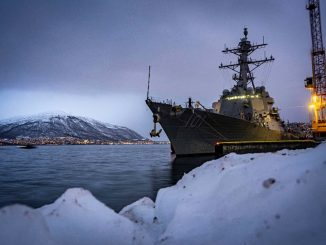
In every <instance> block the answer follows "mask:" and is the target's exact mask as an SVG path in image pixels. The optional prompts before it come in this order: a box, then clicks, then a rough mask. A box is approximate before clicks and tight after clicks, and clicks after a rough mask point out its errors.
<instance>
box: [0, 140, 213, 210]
mask: <svg viewBox="0 0 326 245" xmlns="http://www.w3.org/2000/svg"><path fill="white" fill-rule="evenodd" d="M210 159H211V158H207V157H206V158H181V159H174V158H173V157H172V156H171V155H170V146H169V145H103V146H102V145H87V146H77V145H76V146H39V147H38V148H36V149H29V150H27V149H20V148H17V147H15V146H3V147H0V207H2V206H5V205H8V204H12V203H22V204H26V205H29V206H32V207H40V206H43V205H44V204H49V203H52V202H53V201H55V200H56V199H57V198H58V197H59V196H60V195H61V194H62V193H63V192H64V191H65V190H66V189H67V188H71V187H83V188H85V189H88V190H90V191H91V192H92V193H93V195H94V196H95V197H96V198H97V199H99V200H100V201H102V202H104V203H105V204H107V205H108V206H110V207H111V208H113V209H115V210H116V211H119V210H120V209H121V208H122V207H124V206H126V205H128V204H130V203H132V202H134V201H136V200H138V199H139V198H141V197H144V196H148V197H150V198H151V199H152V200H155V197H156V194H157V191H158V190H159V189H160V188H163V187H167V186H170V185H173V184H175V183H176V182H177V181H178V180H179V179H180V178H181V177H182V175H183V173H185V172H188V171H190V170H191V169H193V168H195V167H197V166H200V165H201V164H202V163H203V162H205V161H207V160H210Z"/></svg>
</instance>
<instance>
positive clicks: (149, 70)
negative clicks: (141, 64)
mask: <svg viewBox="0 0 326 245" xmlns="http://www.w3.org/2000/svg"><path fill="white" fill-rule="evenodd" d="M150 80H151V66H148V82H147V100H148V97H149V83H150Z"/></svg>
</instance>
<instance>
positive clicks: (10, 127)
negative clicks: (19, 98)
mask: <svg viewBox="0 0 326 245" xmlns="http://www.w3.org/2000/svg"><path fill="white" fill-rule="evenodd" d="M16 137H31V138H38V137H49V138H54V137H76V138H80V139H91V140H133V139H135V140H139V139H142V138H143V137H142V136H141V135H139V134H138V133H136V132H135V131H133V130H131V129H129V128H126V127H121V126H116V125H112V124H108V123H102V122H99V121H96V120H94V119H91V118H86V117H77V116H73V115H69V114H65V113H60V114H59V113H56V114H54V113H44V114H39V115H35V116H30V117H21V118H12V119H8V120H2V121H0V138H8V139H14V138H16Z"/></svg>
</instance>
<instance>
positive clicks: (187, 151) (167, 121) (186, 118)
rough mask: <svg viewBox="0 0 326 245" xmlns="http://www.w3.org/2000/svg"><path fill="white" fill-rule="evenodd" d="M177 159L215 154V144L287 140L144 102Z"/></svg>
mask: <svg viewBox="0 0 326 245" xmlns="http://www.w3.org/2000/svg"><path fill="white" fill-rule="evenodd" d="M146 104H147V105H148V107H149V108H150V110H151V111H152V113H153V115H157V116H158V120H157V121H158V123H159V124H160V125H161V127H162V128H163V130H164V131H165V133H166V135H167V137H168V138H169V140H170V142H171V148H172V151H174V153H175V154H176V155H177V156H184V155H200V154H215V147H216V145H217V144H218V143H219V142H243V141H278V140H286V139H290V137H289V136H287V135H286V134H284V133H283V132H280V131H276V130H271V129H269V128H266V127H263V126H260V125H257V124H256V123H252V122H249V121H246V120H242V119H238V118H233V117H229V116H225V115H222V114H218V113H214V112H210V111H207V110H203V109H196V108H182V109H181V110H180V111H175V110H174V106H173V105H172V104H167V103H161V102H154V101H152V100H150V99H148V100H146Z"/></svg>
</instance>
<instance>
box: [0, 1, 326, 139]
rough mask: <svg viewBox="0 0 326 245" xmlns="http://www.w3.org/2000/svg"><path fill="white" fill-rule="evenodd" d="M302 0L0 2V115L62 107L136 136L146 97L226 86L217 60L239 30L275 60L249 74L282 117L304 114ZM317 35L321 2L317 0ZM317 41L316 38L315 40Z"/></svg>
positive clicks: (202, 93) (306, 52)
mask: <svg viewBox="0 0 326 245" xmlns="http://www.w3.org/2000/svg"><path fill="white" fill-rule="evenodd" d="M305 4H306V1H305V0H287V1H284V0H215V1H212V0H201V1H199V0H198V1H192V0H188V1H185V0H184V1H183V0H181V1H179V0H174V1H169V0H164V1H154V0H148V1H143V0H137V1H136V0H130V1H109V0H103V1H100V0H92V1H91V0H87V1H86V0H79V1H77V0H64V1H63V0H52V1H50V0H39V1H35V0H28V1H27V0H26V1H24V0H20V1H18V0H8V1H7V0H2V1H0V30H1V35H0V86H1V90H0V96H1V103H0V118H1V119H4V118H8V117H13V116H19V115H31V114H37V113H42V112H49V111H64V112H66V113H71V114H74V115H81V116H88V117H92V118H94V119H98V120H100V121H104V122H109V123H114V124H118V125H124V126H128V127H130V128H132V129H134V130H136V131H138V132H139V133H141V134H142V135H144V136H147V137H148V132H149V131H150V129H151V127H152V116H151V113H150V111H149V110H148V109H147V108H146V105H145V103H144V100H145V96H146V87H147V71H148V65H151V66H152V74H151V78H152V79H151V88H150V95H151V96H153V97H157V98H162V99H173V100H176V101H177V102H179V103H183V102H185V101H186V99H187V97H188V96H192V97H193V98H194V99H196V100H199V101H201V102H202V104H204V105H206V106H208V107H209V106H211V103H212V102H213V101H215V100H217V99H218V98H219V96H220V95H221V93H222V90H223V89H225V88H230V87H231V86H233V82H232V80H231V76H232V72H228V71H221V70H219V69H218V65H219V64H220V63H221V62H229V61H230V60H233V61H234V60H235V59H234V58H235V57H232V56H228V55H225V54H222V52H221V51H222V50H223V49H224V46H225V44H226V45H227V46H228V47H233V46H237V44H238V42H239V40H240V38H241V37H242V36H243V28H244V27H247V28H248V31H249V35H248V38H249V39H250V40H251V41H253V42H255V43H257V42H261V41H262V40H263V36H264V39H265V42H267V43H268V44H269V45H268V46H267V48H266V49H265V50H260V51H259V52H257V54H254V57H257V58H258V57H261V56H264V51H265V52H266V55H270V54H273V56H274V57H275V62H274V63H273V64H269V65H266V66H265V67H262V68H260V71H259V72H258V73H257V74H255V75H256V77H257V80H256V83H257V85H260V84H264V85H265V86H266V87H267V90H268V91H269V92H270V95H271V96H272V97H274V98H275V101H276V105H277V106H278V107H279V108H280V110H281V116H282V118H283V119H284V120H290V121H308V110H307V104H308V101H309V93H308V91H306V90H305V88H304V82H303V81H304V79H305V78H306V77H307V76H309V75H311V63H310V48H311V38H310V29H309V18H308V11H307V10H306V9H305ZM321 14H322V24H323V33H324V37H325V33H326V31H325V26H326V3H325V2H323V1H322V3H321ZM324 39H325V38H324Z"/></svg>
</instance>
